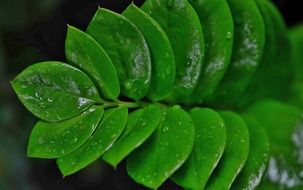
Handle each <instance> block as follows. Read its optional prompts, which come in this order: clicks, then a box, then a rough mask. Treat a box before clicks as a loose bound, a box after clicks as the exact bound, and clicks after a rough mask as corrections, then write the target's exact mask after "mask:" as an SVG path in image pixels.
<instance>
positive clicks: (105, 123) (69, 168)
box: [57, 107, 128, 176]
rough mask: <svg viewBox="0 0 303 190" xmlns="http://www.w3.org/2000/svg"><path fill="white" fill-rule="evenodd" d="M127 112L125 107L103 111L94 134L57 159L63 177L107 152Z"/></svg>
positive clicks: (121, 130) (123, 122) (125, 119)
mask: <svg viewBox="0 0 303 190" xmlns="http://www.w3.org/2000/svg"><path fill="white" fill-rule="evenodd" d="M127 113H128V110H127V108H125V107H118V108H111V109H108V110H106V111H105V113H104V116H103V118H102V121H101V123H100V124H99V125H98V127H97V129H96V131H95V132H94V134H93V135H92V136H91V137H90V138H89V139H88V140H87V141H86V142H85V144H83V145H82V146H81V147H79V148H78V149H77V150H75V151H74V152H72V153H70V154H68V155H66V156H65V157H62V158H59V159H57V165H58V167H59V169H60V170H61V173H62V174H63V175H64V176H67V175H70V174H72V173H75V172H77V171H78V170H80V169H82V168H84V167H86V166H87V165H89V164H90V163H92V162H94V161H95V160H97V159H98V158H99V157H100V156H101V155H102V154H103V153H104V152H105V151H106V150H108V149H109V148H110V147H111V146H112V145H113V144H114V142H115V141H116V140H117V139H118V137H119V136H120V135H121V133H122V132H123V130H124V128H125V125H126V121H127Z"/></svg>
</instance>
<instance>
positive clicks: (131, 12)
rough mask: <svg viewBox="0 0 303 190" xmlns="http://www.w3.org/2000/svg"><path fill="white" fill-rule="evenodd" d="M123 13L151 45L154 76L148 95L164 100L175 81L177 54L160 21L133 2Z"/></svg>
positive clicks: (154, 98) (152, 98)
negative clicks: (175, 54)
mask: <svg viewBox="0 0 303 190" xmlns="http://www.w3.org/2000/svg"><path fill="white" fill-rule="evenodd" d="M123 15H124V16H126V17H127V18H128V19H129V20H130V21H132V22H133V23H134V24H136V26H137V27H138V28H139V30H140V31H141V32H142V34H143V36H144V38H145V39H146V42H147V43H148V45H149V47H150V52H151V61H152V77H151V86H150V89H149V92H148V95H147V96H148V97H149V98H150V99H151V100H155V101H158V100H163V99H164V98H167V96H168V95H169V93H170V91H171V90H172V88H173V85H174V82H175V72H176V71H175V70H176V68H175V67H176V66H175V56H174V53H173V50H172V47H171V44H170V41H169V39H168V37H167V35H166V33H165V31H164V30H163V29H162V28H161V26H160V25H159V23H157V21H155V20H154V19H153V18H151V17H150V16H149V15H148V14H147V13H145V12H143V11H142V10H140V9H139V8H138V7H136V5H134V4H131V5H130V6H129V7H128V8H127V9H126V10H125V11H124V12H123ZM159 42H161V43H159Z"/></svg>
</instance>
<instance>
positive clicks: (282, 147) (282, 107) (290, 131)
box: [248, 100, 303, 189]
mask: <svg viewBox="0 0 303 190" xmlns="http://www.w3.org/2000/svg"><path fill="white" fill-rule="evenodd" d="M248 114H250V115H252V116H253V117H254V118H255V119H256V120H257V121H258V122H259V123H262V124H263V126H264V128H265V129H266V131H267V133H268V136H269V142H270V148H271V158H270V162H269V166H268V169H267V174H266V178H265V179H264V180H263V182H262V183H261V185H260V186H261V187H260V189H302V188H303V181H302V180H303V179H302V175H301V174H302V168H303V162H302V157H303V154H302V153H303V143H302V142H303V141H302V139H303V122H302V115H301V111H300V110H298V109H297V108H295V107H293V106H290V105H288V104H285V103H282V102H279V101H275V100H263V101H260V102H257V103H255V104H254V105H253V106H251V107H250V108H249V109H248Z"/></svg>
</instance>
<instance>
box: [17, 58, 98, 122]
mask: <svg viewBox="0 0 303 190" xmlns="http://www.w3.org/2000/svg"><path fill="white" fill-rule="evenodd" d="M12 86H13V88H14V90H15V92H16V93H17V95H18V98H19V99H20V101H21V102H22V103H23V104H24V106H25V107H26V108H27V109H28V110H29V111H30V112H32V113H33V114H34V115H35V116H36V117H38V118H40V119H42V120H45V121H50V122H58V121H62V120H65V119H69V118H71V117H73V116H76V115H78V114H80V113H81V112H83V111H84V110H86V109H87V108H88V107H90V106H92V105H93V104H95V103H99V102H100V101H101V100H100V97H99V95H98V92H97V89H96V87H95V86H94V84H93V82H92V81H91V80H90V79H89V78H88V77H87V76H86V75H85V74H84V73H83V72H81V71H80V70H78V69H76V68H74V67H72V66H69V65H67V64H64V63H61V62H55V61H50V62H42V63H37V64H34V65H31V66H29V67H28V68H26V69H25V70H24V71H23V72H22V73H21V74H19V75H18V76H17V77H16V78H15V79H14V80H13V81H12Z"/></svg>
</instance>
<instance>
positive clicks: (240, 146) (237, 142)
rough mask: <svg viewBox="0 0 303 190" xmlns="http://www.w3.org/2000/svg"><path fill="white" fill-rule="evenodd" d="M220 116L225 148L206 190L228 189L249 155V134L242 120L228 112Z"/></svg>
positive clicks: (221, 113)
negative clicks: (224, 131) (223, 127)
mask: <svg viewBox="0 0 303 190" xmlns="http://www.w3.org/2000/svg"><path fill="white" fill-rule="evenodd" d="M220 115H221V117H222V118H223V120H224V122H225V126H226V132H227V142H226V148H225V151H224V153H223V156H222V158H221V160H220V162H219V164H218V166H217V167H216V169H215V170H214V172H213V173H212V176H211V178H210V180H209V181H208V183H207V185H206V188H205V189H207V190H213V189H230V187H231V185H232V183H233V182H234V180H235V179H236V177H237V176H238V174H239V173H240V171H241V170H242V168H243V166H244V164H245V162H246V159H247V156H248V153H249V134H248V130H247V127H246V124H245V123H244V121H243V120H242V118H241V117H240V116H239V115H237V114H235V113H233V112H228V111H224V112H220Z"/></svg>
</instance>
